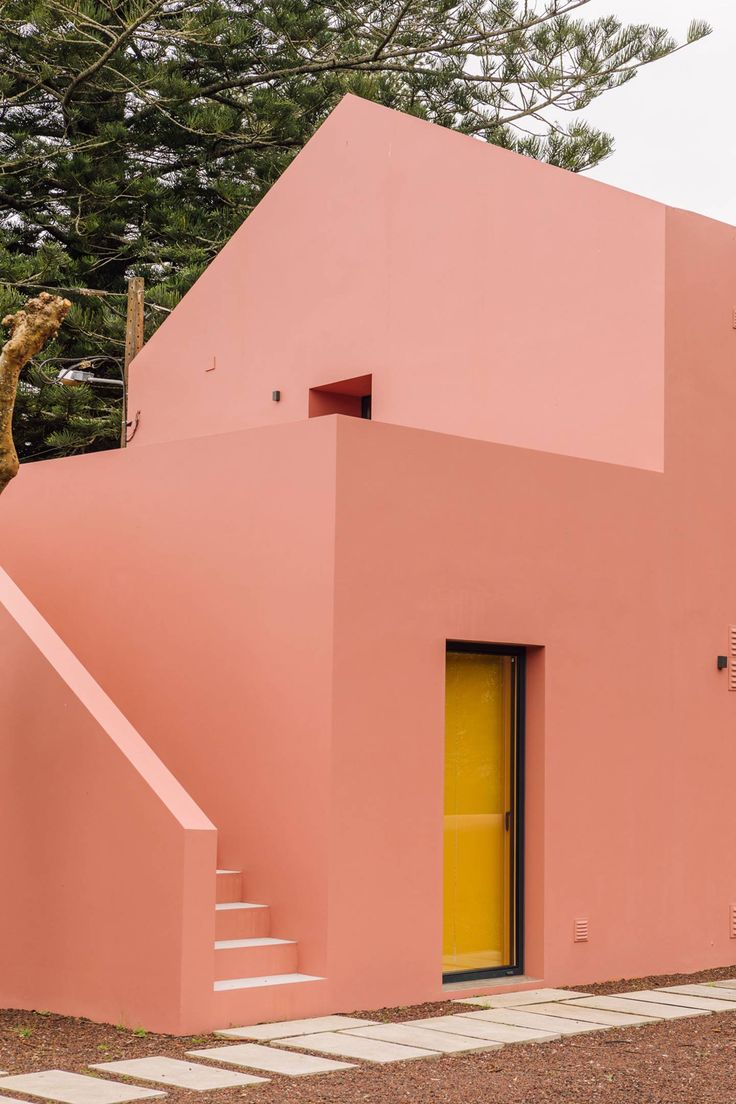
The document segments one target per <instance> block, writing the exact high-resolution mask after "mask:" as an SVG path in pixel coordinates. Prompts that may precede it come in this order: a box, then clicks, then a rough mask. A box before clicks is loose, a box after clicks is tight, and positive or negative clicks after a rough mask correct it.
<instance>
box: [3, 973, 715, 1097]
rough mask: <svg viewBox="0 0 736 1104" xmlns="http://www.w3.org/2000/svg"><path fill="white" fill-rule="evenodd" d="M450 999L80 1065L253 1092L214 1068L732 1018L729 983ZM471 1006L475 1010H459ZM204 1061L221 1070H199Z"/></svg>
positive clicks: (36, 1084) (88, 1087) (342, 1066)
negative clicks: (454, 1008) (414, 1010)
mask: <svg viewBox="0 0 736 1104" xmlns="http://www.w3.org/2000/svg"><path fill="white" fill-rule="evenodd" d="M453 1003H454V1004H459V1005H460V1006H461V1008H462V1009H463V1010H462V1011H458V1013H457V1014H456V1015H449V1016H448V1015H445V1016H436V1017H429V1018H425V1019H416V1020H406V1021H404V1023H394V1024H385V1023H376V1021H375V1020H368V1019H361V1018H357V1017H355V1016H318V1017H315V1018H314V1019H310V1020H291V1021H289V1022H285V1023H274V1024H258V1025H256V1026H253V1027H230V1028H226V1029H223V1030H222V1031H218V1032H216V1034H217V1035H219V1036H220V1037H221V1038H224V1039H228V1040H233V1041H232V1042H229V1043H227V1044H226V1045H224V1046H219V1047H209V1048H208V1049H204V1050H192V1051H189V1052H188V1054H187V1057H189V1058H194V1059H204V1062H202V1061H192V1062H185V1061H183V1060H181V1059H178V1058H166V1057H148V1058H134V1059H130V1060H126V1061H121V1062H101V1063H96V1064H92V1065H91V1066H90V1069H93V1070H97V1071H99V1073H103V1074H117V1075H119V1076H123V1077H130V1078H134V1079H135V1080H137V1081H143V1082H149V1083H152V1084H155V1085H171V1086H176V1087H177V1088H181V1089H189V1090H191V1091H193V1092H207V1091H211V1090H216V1089H220V1088H222V1089H224V1088H234V1087H241V1086H257V1085H260V1084H265V1083H266V1082H267V1081H268V1080H269V1079H268V1078H267V1077H261V1076H258V1075H257V1074H253V1073H242V1072H236V1071H235V1070H232V1069H231V1070H228V1069H223V1068H222V1066H223V1065H225V1066H226V1065H229V1066H236V1067H239V1070H243V1069H245V1070H255V1071H258V1073H270V1074H277V1075H281V1076H286V1077H303V1076H309V1075H312V1074H325V1073H331V1072H334V1071H338V1070H346V1069H352V1068H354V1066H353V1064H352V1062H351V1061H348V1062H344V1061H335V1060H334V1059H335V1058H337V1059H341V1058H347V1059H352V1060H356V1061H361V1062H378V1063H386V1062H406V1061H409V1060H412V1059H419V1058H439V1057H440V1056H441V1055H443V1054H460V1053H464V1052H472V1051H479V1050H495V1049H498V1048H500V1047H502V1046H505V1045H507V1044H513V1043H531V1042H536V1043H544V1042H545V1041H547V1040H549V1039H559V1038H560V1036H564V1035H576V1034H579V1033H582V1032H587V1031H607V1030H610V1029H611V1028H615V1027H631V1026H635V1025H642V1026H645V1025H646V1024H651V1023H657V1022H658V1021H662V1020H673V1019H680V1018H684V1017H690V1016H709V1015H712V1014H713V1013H715V1014H716V1015H718V1014H720V1013H722V1012H736V978H729V979H726V980H724V981H716V982H713V983H711V984H708V985H703V984H693V985H670V986H667V987H666V988H663V989H641V990H638V991H636V992H633V993H616V994H614V995H612V996H605V997H592V996H589V995H588V994H586V993H577V992H574V991H572V990H569V989H533V990H527V991H526V992H521V993H501V994H499V995H498V996H485V997H468V998H465V999H458V1000H455V1001H454V1002H453ZM474 1006H475V1011H468V1008H473V1007H474ZM243 1040H246V1041H245V1042H244V1041H243ZM282 1048H285V1049H282ZM299 1051H311V1052H312V1053H309V1054H302V1053H299ZM318 1055H329V1056H330V1057H318ZM209 1062H218V1063H222V1065H220V1066H213V1065H209V1064H205V1063H209ZM5 1090H10V1091H13V1090H14V1091H16V1092H19V1093H22V1094H23V1095H24V1096H30V1097H39V1098H40V1099H42V1100H50V1101H54V1102H57V1104H128V1101H137V1100H147V1099H151V1098H153V1097H158V1096H165V1095H166V1094H165V1093H164V1092H161V1091H160V1090H159V1089H154V1088H150V1087H146V1088H141V1087H139V1086H136V1085H131V1084H126V1083H123V1082H120V1081H113V1080H108V1079H107V1078H102V1077H100V1076H85V1075H84V1074H79V1073H66V1072H65V1071H64V1070H43V1071H41V1072H39V1073H24V1074H20V1075H12V1076H11V1075H8V1074H3V1073H1V1072H0V1104H24V1102H23V1101H21V1100H18V1099H15V1098H14V1097H10V1096H4V1095H2V1094H3V1092H4V1091H5Z"/></svg>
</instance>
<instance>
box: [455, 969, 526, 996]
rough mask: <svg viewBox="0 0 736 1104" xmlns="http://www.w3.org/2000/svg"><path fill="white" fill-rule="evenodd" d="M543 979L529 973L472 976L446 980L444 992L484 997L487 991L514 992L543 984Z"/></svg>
mask: <svg viewBox="0 0 736 1104" xmlns="http://www.w3.org/2000/svg"><path fill="white" fill-rule="evenodd" d="M543 980H544V979H543V978H535V977H529V976H528V975H527V974H516V975H515V976H512V977H508V976H506V977H495V978H471V980H470V981H446V982H445V983H444V984H443V986H442V992H443V993H447V994H450V993H465V994H467V995H469V996H479V997H482V996H483V995H484V994H485V993H495V992H497V991H498V990H499V989H504V990H507V991H508V992H511V993H512V992H514V990H515V989H528V988H530V987H534V986H537V987H538V986H541V985H542V982H543Z"/></svg>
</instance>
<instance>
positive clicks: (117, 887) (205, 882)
mask: <svg viewBox="0 0 736 1104" xmlns="http://www.w3.org/2000/svg"><path fill="white" fill-rule="evenodd" d="M0 655H2V657H3V661H4V662H3V667H4V672H3V678H2V680H0V718H2V724H1V725H0V871H1V872H2V880H3V889H4V893H3V908H2V909H0V1005H2V1006H3V1007H15V1008H42V1009H46V1010H49V1011H56V1012H60V1013H65V1014H70V1015H81V1014H84V1015H86V1016H90V1015H91V1016H92V1018H94V1019H99V1020H103V1021H108V1022H113V1023H122V1024H126V1025H128V1026H130V1027H139V1026H142V1027H146V1028H148V1029H151V1030H160V1031H172V1032H176V1033H186V1032H188V1031H190V1030H193V1029H196V1027H195V1025H196V1024H201V1021H202V1011H203V1004H204V1002H206V1000H207V999H208V995H209V994H210V993H211V989H212V953H211V949H212V941H213V936H214V921H213V913H214V898H215V886H214V870H215V866H216V851H217V832H216V829H215V827H214V826H213V824H212V823H211V822H210V821H209V819H208V818H207V817H206V816H205V815H204V813H203V812H202V810H201V809H200V808H199V807H198V806H197V805H196V803H195V802H194V801H193V800H192V798H191V797H190V796H189V794H188V793H187V792H186V791H185V790H184V788H183V787H182V786H181V785H180V784H179V782H178V781H177V779H176V778H175V777H174V776H173V775H172V774H171V772H170V771H169V770H168V769H167V767H166V766H165V765H164V764H163V763H162V762H161V760H160V759H159V758H158V756H157V755H156V754H155V753H154V752H153V751H152V750H151V748H150V747H149V746H148V745H147V744H146V742H145V740H144V739H143V738H142V737H141V735H140V734H139V733H138V732H137V731H136V730H135V729H134V728H133V727H132V725H131V724H130V723H129V722H128V721H127V719H126V718H125V717H124V716H123V714H122V713H121V712H120V710H119V709H118V708H117V706H116V705H115V704H114V702H112V701H111V699H110V698H109V697H108V695H107V694H106V693H105V691H104V690H103V689H102V688H101V687H100V686H99V684H98V683H96V682H95V680H94V679H93V678H92V676H91V675H90V674H89V672H88V671H87V670H86V669H85V667H84V666H83V665H82V664H81V663H80V661H79V660H78V659H77V658H76V656H75V655H74V654H73V653H72V652H71V651H70V649H69V648H68V647H67V646H66V645H65V644H64V642H63V641H62V640H61V639H60V637H59V636H58V635H57V633H56V632H55V631H54V630H53V629H52V627H51V626H50V625H49V624H48V623H47V622H46V621H45V620H44V618H43V617H42V616H41V614H40V613H39V612H38V610H37V609H35V607H34V606H33V605H32V604H31V602H30V601H29V600H28V599H27V598H26V596H25V595H24V594H23V593H22V591H21V590H20V589H19V588H18V587H17V586H16V584H15V583H14V582H13V580H12V579H11V578H10V577H9V576H8V575H7V573H6V572H4V571H3V570H2V569H0ZM90 1010H92V1011H90Z"/></svg>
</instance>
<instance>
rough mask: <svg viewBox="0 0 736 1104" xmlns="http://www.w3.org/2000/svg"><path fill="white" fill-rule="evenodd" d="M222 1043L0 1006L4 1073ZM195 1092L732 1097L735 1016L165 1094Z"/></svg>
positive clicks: (498, 1101) (339, 1098) (441, 1007)
mask: <svg viewBox="0 0 736 1104" xmlns="http://www.w3.org/2000/svg"><path fill="white" fill-rule="evenodd" d="M734 975H736V966H730V967H724V968H723V969H721V970H710V971H707V972H705V973H701V974H694V975H690V976H687V977H685V976H682V975H678V976H674V977H666V978H662V977H659V978H639V979H636V980H633V981H632V980H628V981H617V982H610V983H606V984H604V985H587V986H586V985H580V986H577V988H579V989H585V990H586V991H587V992H595V993H611V992H622V991H625V990H627V989H629V990H632V989H649V988H652V987H655V986H662V985H675V984H678V983H685V982H693V981H710V980H716V979H718V978H722V977H732V976H734ZM448 1010H449V1011H453V1012H457V1011H458V1006H457V1005H449V1004H448V1003H447V1002H445V1003H443V1004H434V1005H424V1006H422V1007H421V1008H417V1007H414V1008H411V1009H407V1008H403V1009H382V1010H380V1011H379V1012H375V1011H372V1012H370V1013H367V1012H366V1013H363V1015H365V1016H366V1017H367V1016H370V1017H371V1018H372V1019H376V1020H383V1021H385V1022H391V1021H396V1020H405V1019H408V1018H419V1017H423V1016H428V1015H438V1014H445V1013H446V1012H447V1011H448ZM223 1042H224V1040H215V1038H214V1037H213V1036H198V1037H195V1038H189V1039H179V1038H174V1037H172V1036H167V1035H136V1034H135V1033H133V1032H130V1031H127V1030H125V1029H121V1028H114V1027H108V1026H106V1025H100V1024H93V1023H90V1022H89V1021H87V1020H75V1019H70V1018H66V1017H62V1016H54V1015H43V1014H39V1013H34V1012H18V1011H14V1010H5V1011H0V1069H3V1070H7V1071H8V1072H10V1073H28V1072H31V1071H33V1070H41V1069H50V1068H61V1069H66V1070H70V1071H75V1072H79V1073H83V1072H87V1070H86V1067H87V1064H88V1063H89V1062H101V1061H102V1062H106V1061H115V1060H116V1059H120V1058H140V1057H144V1056H145V1055H153V1054H167V1055H171V1056H172V1057H181V1058H183V1057H184V1056H185V1052H186V1051H187V1050H191V1049H195V1048H198V1047H204V1046H208V1045H222V1043H223ZM1 1092H2V1087H1V1082H0V1093H1ZM12 1095H13V1096H15V1095H16V1094H15V1093H13V1094H12ZM203 1095H204V1097H205V1098H206V1099H207V1101H208V1102H209V1104H214V1102H215V1101H217V1102H218V1104H245V1102H247V1101H248V1100H253V1101H254V1102H260V1104H321V1102H325V1104H328V1102H329V1104H406V1102H407V1101H408V1102H411V1104H582V1102H585V1104H736V1014H734V1013H732V1012H723V1013H719V1014H718V1015H713V1016H703V1017H699V1018H695V1019H688V1020H677V1021H670V1022H665V1023H661V1024H654V1025H651V1026H645V1027H630V1028H620V1029H612V1030H610V1031H605V1032H600V1033H598V1032H596V1033H593V1034H590V1035H577V1036H572V1037H570V1038H567V1039H564V1040H561V1041H560V1042H553V1043H543V1044H528V1045H523V1046H521V1045H516V1046H507V1047H504V1048H503V1050H497V1051H486V1052H481V1053H475V1054H468V1055H452V1056H447V1057H442V1058H436V1059H427V1060H421V1061H415V1062H406V1063H402V1064H400V1065H395V1066H369V1065H363V1066H360V1067H359V1068H357V1069H355V1070H354V1071H346V1072H344V1073H334V1074H328V1075H325V1076H321V1077H306V1078H286V1077H273V1079H272V1080H271V1082H270V1083H269V1084H266V1085H263V1086H255V1087H253V1088H247V1089H235V1090H224V1091H218V1092H216V1093H208V1094H197V1095H195V1094H193V1093H190V1092H185V1091H183V1090H172V1089H169V1090H167V1101H168V1102H169V1104H194V1102H196V1101H197V1100H198V1099H201V1098H202V1096H203Z"/></svg>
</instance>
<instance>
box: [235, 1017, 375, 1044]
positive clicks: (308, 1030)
mask: <svg viewBox="0 0 736 1104" xmlns="http://www.w3.org/2000/svg"><path fill="white" fill-rule="evenodd" d="M375 1022H376V1021H375V1020H358V1019H356V1018H355V1017H354V1016H319V1017H317V1018H316V1019H314V1020H290V1021H287V1022H286V1023H271V1024H257V1025H256V1026H255V1027H229V1028H227V1030H226V1031H216V1032H215V1034H216V1035H221V1036H222V1037H223V1039H260V1040H264V1039H265V1040H268V1041H269V1042H270V1041H271V1040H272V1039H286V1038H288V1037H289V1036H290V1035H316V1034H317V1032H318V1031H345V1030H346V1029H347V1028H349V1027H365V1025H366V1024H372V1023H375Z"/></svg>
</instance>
